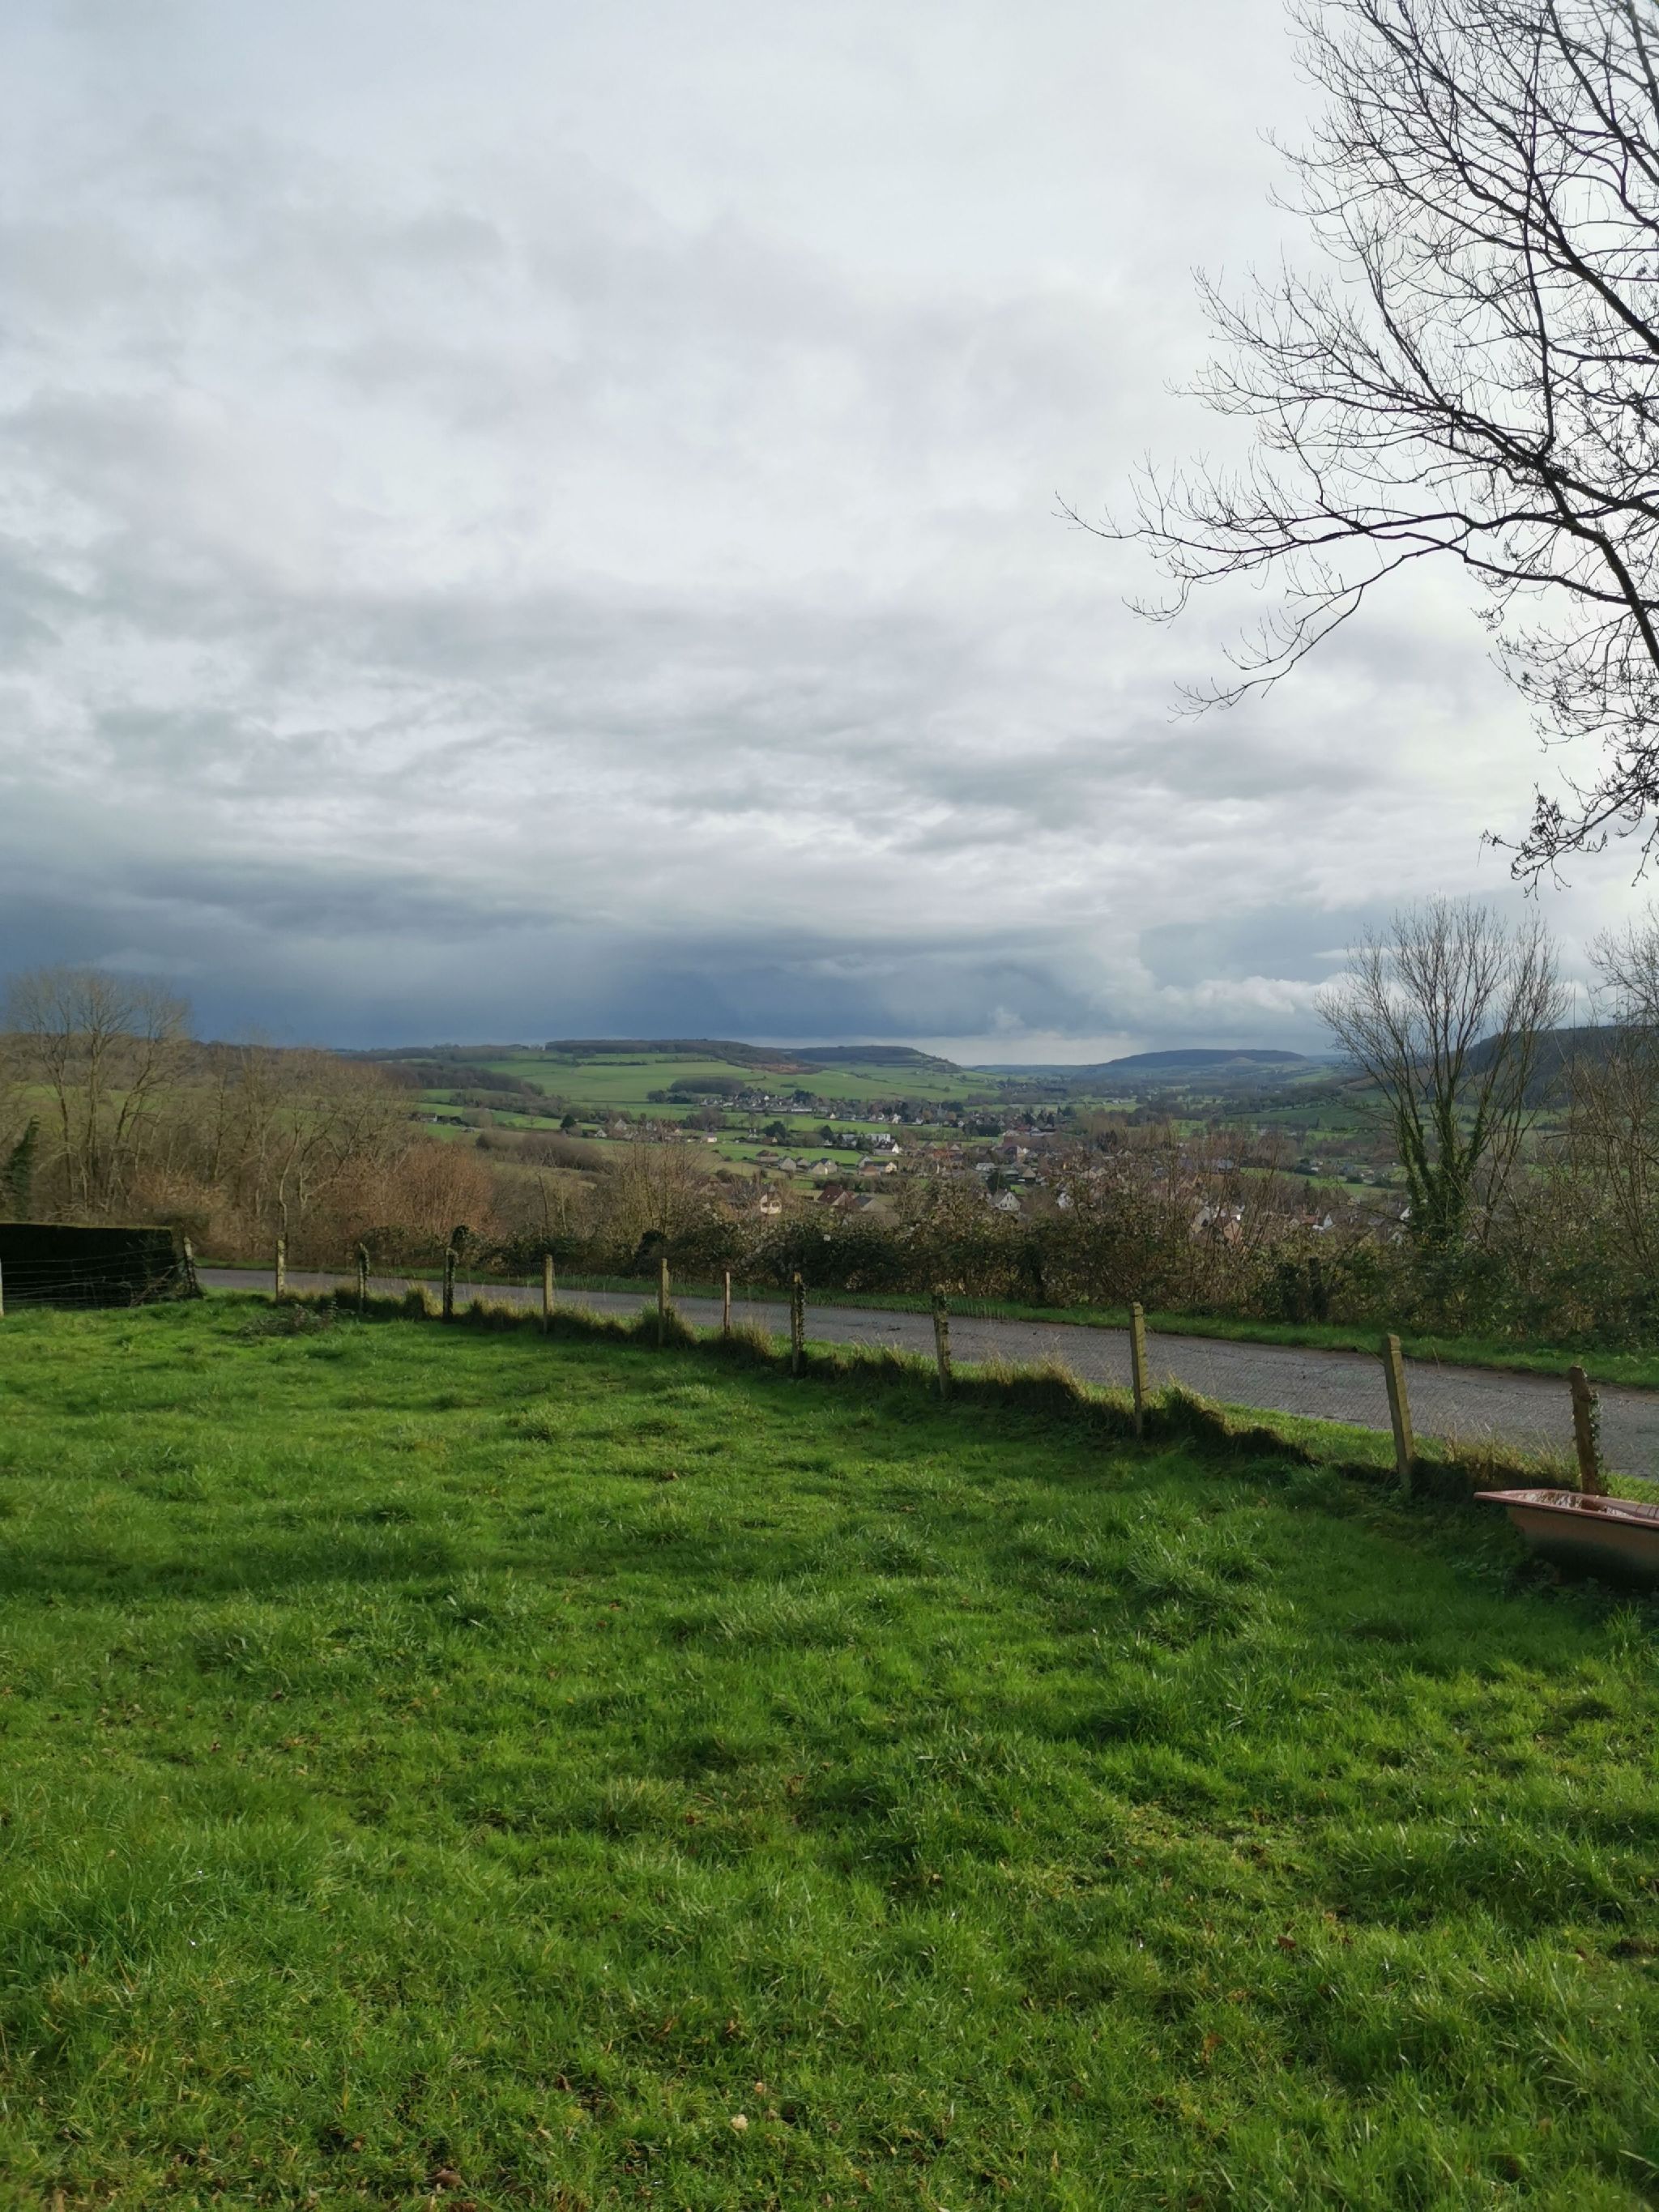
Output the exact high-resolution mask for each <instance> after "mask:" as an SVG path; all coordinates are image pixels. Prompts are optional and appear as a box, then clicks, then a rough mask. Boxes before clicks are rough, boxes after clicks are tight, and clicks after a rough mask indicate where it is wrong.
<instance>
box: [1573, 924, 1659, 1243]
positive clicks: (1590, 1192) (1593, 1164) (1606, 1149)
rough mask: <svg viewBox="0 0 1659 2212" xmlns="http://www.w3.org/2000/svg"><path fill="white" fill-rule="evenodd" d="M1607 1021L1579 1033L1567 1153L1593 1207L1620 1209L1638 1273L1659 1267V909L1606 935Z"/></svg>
mask: <svg viewBox="0 0 1659 2212" xmlns="http://www.w3.org/2000/svg"><path fill="white" fill-rule="evenodd" d="M1590 958H1591V961H1592V963H1593V964H1594V966H1595V969H1596V970H1597V972H1598V974H1599V975H1600V978H1601V993H1600V1000H1601V1012H1602V1013H1603V1015H1604V1017H1605V1018H1604V1020H1603V1022H1602V1024H1601V1026H1600V1027H1598V1028H1596V1029H1594V1030H1587V1031H1585V1032H1584V1033H1583V1035H1582V1036H1578V1037H1577V1038H1576V1039H1575V1040H1574V1042H1575V1045H1576V1049H1575V1051H1574V1053H1573V1054H1572V1057H1571V1062H1570V1064H1569V1068H1568V1075H1569V1104H1570V1111H1569V1113H1568V1115H1567V1121H1566V1128H1565V1161H1564V1163H1563V1164H1564V1166H1565V1169H1566V1170H1567V1172H1568V1173H1569V1175H1570V1176H1571V1177H1572V1178H1573V1179H1574V1182H1575V1189H1576V1192H1577V1194H1578V1196H1579V1198H1580V1207H1581V1211H1580V1215H1579V1218H1580V1219H1581V1221H1582V1218H1583V1213H1584V1212H1589V1211H1595V1212H1604V1213H1606V1214H1607V1216H1609V1217H1610V1218H1611V1220H1612V1222H1613V1225H1614V1227H1615V1229H1616V1231H1617V1246H1618V1249H1620V1251H1621V1253H1622V1254H1623V1255H1625V1256H1626V1258H1627V1259H1628V1260H1629V1261H1631V1262H1632V1264H1633V1265H1634V1267H1635V1268H1636V1271H1637V1273H1638V1275H1639V1277H1640V1278H1641V1279H1643V1280H1644V1281H1645V1282H1647V1283H1649V1284H1651V1283H1653V1282H1654V1280H1655V1279H1656V1277H1659V915H1654V914H1652V913H1650V914H1648V915H1646V916H1645V917H1644V919H1642V920H1639V921H1632V922H1631V923H1629V924H1628V925H1627V926H1626V928H1625V929H1623V930H1622V931H1620V932H1618V933H1609V934H1607V935H1605V936H1603V937H1601V938H1600V939H1597V941H1596V943H1595V945H1594V946H1593V947H1592V948H1591V953H1590Z"/></svg>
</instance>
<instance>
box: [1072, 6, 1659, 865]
mask: <svg viewBox="0 0 1659 2212" xmlns="http://www.w3.org/2000/svg"><path fill="white" fill-rule="evenodd" d="M1291 21H1292V24H1293V26H1294V27H1295V29H1296V30H1297V32H1298V33H1299V34H1300V44H1301V53H1302V58H1303V61H1304V64H1305V66H1306V68H1307V70H1308V71H1309V73H1310V75H1311V76H1312V77H1313V78H1314V79H1315V80H1316V82H1317V83H1318V84H1319V85H1320V86H1321V87H1322V88H1323V90H1324V92H1325V93H1326V94H1327V95H1328V105H1327V107H1326V111H1325V113H1324V117H1323V119H1322V123H1321V124H1320V125H1319V126H1318V127H1317V128H1316V131H1315V133H1314V135H1313V137H1312V138H1311V140H1310V143H1309V144H1308V145H1307V147H1306V148H1305V149H1304V150H1302V151H1301V152H1299V153H1297V154H1293V155H1287V156H1286V159H1287V161H1288V162H1289V166H1290V168H1291V177H1292V179H1293V190H1292V195H1291V204H1292V205H1293V206H1294V207H1296V208H1297V210H1299V211H1300V212H1301V213H1302V214H1303V215H1304V216H1305V218H1306V221H1307V222H1308V224H1309V226H1310V229H1311V232H1312V234H1313V236H1314V238H1315V240H1316V241H1317V243H1318V244H1319V245H1320V246H1322V248H1323V249H1324V251H1325V252H1326V254H1327V256H1328V258H1329V259H1330V260H1331V261H1332V262H1334V264H1335V267H1334V270H1333V271H1332V272H1331V273H1329V274H1327V275H1324V276H1316V277H1313V278H1304V277H1302V276H1297V275H1296V274H1294V273H1292V272H1291V271H1290V270H1284V271H1282V272H1281V273H1279V275H1277V276H1274V277H1273V278H1271V279H1266V278H1259V279H1257V280H1256V281H1255V283H1254V284H1253V285H1252V287H1251V288H1250V289H1249V290H1248V291H1247V292H1246V293H1245V294H1244V295H1243V297H1242V298H1240V299H1237V300H1233V299H1229V298H1227V297H1225V296H1224V295H1222V293H1221V292H1220V291H1219V290H1218V289H1217V287H1216V286H1215V285H1213V284H1212V283H1209V282H1208V281H1207V280H1206V279H1203V278H1200V292H1201V295H1202V297H1203V300H1204V303H1205V305H1206V308H1207V310H1208V313H1209V314H1210V317H1211V320H1212V326H1213V328H1214V329H1215V331H1216V332H1217V335H1218V338H1219V340H1220V341H1221V350H1220V352H1219V353H1218V355H1217V356H1216V357H1215V358H1214V359H1213V360H1212V362H1211V363H1210V365H1209V366H1208V368H1206V370H1205V371H1204V373H1203V374H1202V375H1201V376H1200V380H1199V382H1198V384H1197V386H1196V391H1197V393H1198V395H1199V396H1200V397H1201V398H1203V399H1204V400H1205V401H1206V404H1208V405H1209V406H1210V407H1211V408H1212V409H1213V410H1216V411H1217V412H1218V413H1219V414H1221V415H1224V416H1235V417H1242V418H1243V419H1244V420H1245V421H1246V422H1249V424H1251V425H1253V426H1254V434H1255V444H1254V452H1253V457H1252V458H1251V459H1249V461H1248V462H1247V463H1246V464H1244V465H1243V466H1241V467H1239V468H1237V469H1236V470H1233V471H1225V470H1221V471H1215V470H1211V469H1209V468H1207V467H1204V466H1200V467H1197V468H1194V469H1182V470H1176V471H1174V472H1172V473H1167V474H1159V473H1158V472H1156V471H1148V472H1147V473H1146V474H1145V475H1144V476H1143V477H1141V479H1140V480H1139V484H1138V486H1137V497H1136V506H1137V516H1136V519H1135V520H1134V521H1133V522H1132V523H1130V524H1128V525H1127V526H1120V525H1118V524H1115V523H1111V524H1108V525H1107V526H1106V528H1105V532H1104V534H1106V535H1108V536H1112V537H1117V538H1139V539H1140V540H1141V541H1143V542H1144V543H1145V544H1146V545H1147V546H1148V547H1149V548H1150V549H1151V550H1152V555H1153V556H1154V558H1155V559H1156V561H1157V562H1158V565H1159V566H1160V567H1161V568H1162V570H1163V572H1164V575H1165V576H1166V577H1167V578H1168V579H1169V581H1170V585H1171V586H1172V591H1171V593H1170V596H1169V597H1168V598H1167V599H1164V600H1163V601H1162V602H1161V603H1159V604H1158V605H1155V606H1152V607H1149V608H1147V609H1146V611H1149V612H1152V613H1155V614H1158V615H1159V616H1163V617H1168V616H1170V615H1173V614H1175V613H1176V612H1177V611H1179V610H1180V609H1181V608H1182V606H1183V605H1185V603H1186V601H1187V599H1188V596H1189V594H1190V592H1192V590H1193V589H1194V586H1199V585H1203V584H1210V583H1214V582H1216V581H1218V580H1222V579H1225V578H1230V577H1231V578H1237V577H1243V578H1248V579H1251V580H1255V581H1257V582H1263V581H1272V580H1276V581H1277V582H1278V583H1279V585H1280V586H1282V591H1283V596H1282V599H1281V600H1280V602H1279V607H1278V609H1277V611H1276V612H1275V613H1273V615H1272V616H1270V617H1268V619H1267V621H1266V623H1263V624H1262V626H1261V628H1260V629H1258V630H1257V631H1256V632H1255V633H1254V634H1253V635H1251V636H1250V637H1249V639H1247V640H1246V641H1243V642H1242V643H1241V646H1240V647H1239V648H1238V649H1237V652H1236V653H1235V655H1234V656H1233V659H1232V664H1231V675H1230V676H1229V678H1227V679H1225V681H1223V682H1221V683H1219V684H1214V685H1212V686H1211V687H1209V688H1207V689H1206V690H1205V691H1203V692H1202V693H1199V694H1194V695H1193V696H1194V699H1196V700H1199V701H1201V702H1213V701H1220V702H1226V701H1230V700H1234V699H1237V698H1238V697H1239V696H1242V695H1243V693H1244V692H1245V691H1247V690H1251V689H1253V688H1261V687H1262V686H1265V685H1269V684H1273V683H1274V682H1276V681H1277V680H1278V678H1279V677H1281V676H1282V675H1284V674H1285V672H1286V671H1287V670H1289V669H1291V668H1292V667H1294V666H1295V665H1296V664H1297V662H1298V661H1299V660H1300V659H1302V657H1303V656H1304V654H1305V653H1309V652H1310V651H1311V650H1312V649H1313V648H1314V647H1316V646H1317V645H1318V644H1319V643H1320V642H1321V641H1322V640H1323V639H1325V638H1326V637H1328V636H1329V635H1330V634H1331V632H1332V631H1333V630H1334V629H1336V628H1337V627H1338V626H1339V625H1340V623H1343V622H1345V621H1346V619H1347V618H1348V617H1349V616H1351V615H1352V614H1353V613H1354V612H1355V611H1356V610H1357V609H1358V608H1359V607H1360V606H1361V605H1363V604H1364V601H1365V599H1367V598H1368V597H1369V596H1370V593H1371V592H1372V591H1373V590H1374V589H1375V588H1376V586H1377V585H1379V584H1381V583H1383V582H1384V581H1385V580H1387V579H1388V578H1389V577H1391V576H1393V575H1394V574H1395V573H1396V572H1397V571H1399V570H1400V569H1401V568H1405V567H1406V566H1407V565H1408V564H1409V563H1411V562H1415V561H1419V560H1422V559H1424V558H1426V557H1428V556H1449V558H1450V559H1452V560H1454V561H1456V562H1461V563H1462V567H1463V568H1465V570H1467V571H1468V574H1470V575H1471V576H1472V577H1473V578H1474V579H1475V580H1477V581H1478V582H1479V583H1480V585H1481V586H1484V587H1485V589H1486V592H1487V593H1488V594H1489V595H1490V596H1489V619H1490V622H1491V624H1492V629H1493V632H1494V635H1495V636H1496V639H1497V647H1498V655H1499V659H1500V662H1501V663H1502V665H1504V667H1505V669H1506V671H1507V672H1508V673H1509V675H1510V678H1511V679H1512V680H1513V681H1515V682H1516V684H1518V685H1519V686H1520V688H1521V690H1522V692H1523V693H1524V694H1525V696H1527V697H1528V699H1529V700H1530V701H1531V702H1532V703H1533V705H1534V710H1535V713H1536V714H1537V717H1538V720H1539V722H1540V726H1541V728H1542V729H1543V730H1544V731H1545V732H1546V733H1547V735H1550V736H1554V737H1570V736H1577V737H1584V736H1589V737H1590V738H1594V739H1595V740H1596V741H1597V742H1598V743H1599V744H1600V745H1601V748H1602V766H1601V772H1600V774H1599V775H1596V776H1595V777H1594V778H1593V779H1592V781H1590V782H1589V784H1588V785H1587V786H1585V787H1578V786H1577V785H1569V786H1568V787H1567V790H1568V793H1569V798H1568V800H1567V803H1565V805H1564V804H1563V802H1562V800H1561V799H1553V798H1548V797H1546V796H1545V795H1544V794H1543V793H1538V794H1537V796H1536V800H1535V808H1534V817H1533V823H1532V827H1531V829H1530V832H1529V833H1528V836H1527V837H1526V839H1525V840H1524V841H1523V842H1522V844H1521V845H1520V847H1519V848H1518V849H1517V851H1516V856H1515V866H1516V870H1517V872H1535V871H1536V870H1538V869H1539V868H1541V867H1544V866H1548V865H1549V864H1551V863H1553V861H1555V860H1557V859H1559V857H1560V856H1561V855H1563V854H1566V853H1569V852H1571V851H1572V850H1575V849H1596V848H1599V847H1600V846H1601V845H1602V844H1604V843H1605V842H1606V840H1607V836H1608V834H1609V832H1612V833H1613V834H1615V835H1619V836H1628V835H1630V834H1631V833H1632V831H1635V830H1638V829H1643V834H1644V853H1645V852H1646V851H1647V850H1648V849H1650V846H1651V843H1652V841H1653V838H1654V836H1656V834H1659V831H1656V829H1655V828H1654V827H1653V825H1652V823H1651V822H1650V820H1649V819H1648V817H1650V812H1651V810H1652V809H1653V807H1654V805H1655V801H1656V799H1659V481H1656V469H1655V464H1656V459H1659V0H1293V4H1292V6H1291ZM1511 615H1513V616H1514V617H1515V618H1516V619H1515V620H1514V621H1513V622H1511V621H1510V619H1509V618H1510V617H1511ZM1644 823H1645V824H1646V826H1645V828H1644Z"/></svg>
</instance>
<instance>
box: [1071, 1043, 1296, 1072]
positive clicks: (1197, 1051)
mask: <svg viewBox="0 0 1659 2212" xmlns="http://www.w3.org/2000/svg"><path fill="white" fill-rule="evenodd" d="M1314 1065H1315V1063H1314V1062H1313V1061H1312V1060H1310V1059H1309V1057H1308V1055H1307V1054H1306V1053H1302V1052H1259V1051H1256V1050H1255V1049H1253V1048H1249V1047H1246V1046H1243V1045H1238V1046H1233V1045H1187V1046H1183V1047H1182V1048H1181V1049H1180V1050H1179V1051H1176V1052H1129V1053H1125V1054H1124V1055H1123V1057H1122V1058H1121V1060H1102V1061H1101V1063H1100V1065H1099V1066H1097V1067H1095V1068H1092V1069H1091V1071H1090V1073H1091V1074H1094V1075H1109V1074H1117V1075H1128V1074H1131V1073H1133V1074H1136V1075H1180V1074H1194V1073H1198V1072H1200V1071H1203V1072H1206V1073H1207V1072H1208V1071H1210V1070H1211V1069H1213V1068H1222V1067H1241V1066H1243V1067H1311V1066H1314Z"/></svg>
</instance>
